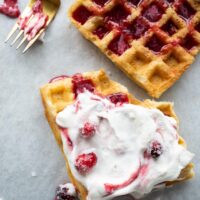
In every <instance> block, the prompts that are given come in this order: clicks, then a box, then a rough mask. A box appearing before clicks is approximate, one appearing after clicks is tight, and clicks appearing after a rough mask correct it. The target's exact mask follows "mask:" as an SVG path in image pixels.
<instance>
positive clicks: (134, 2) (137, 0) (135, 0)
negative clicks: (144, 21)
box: [128, 0, 141, 6]
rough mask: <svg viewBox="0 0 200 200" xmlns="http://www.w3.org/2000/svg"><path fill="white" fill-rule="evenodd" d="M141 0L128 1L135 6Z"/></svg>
mask: <svg viewBox="0 0 200 200" xmlns="http://www.w3.org/2000/svg"><path fill="white" fill-rule="evenodd" d="M140 1H141V0H128V2H129V3H130V4H132V5H134V6H137V5H138V4H139V3H140Z"/></svg>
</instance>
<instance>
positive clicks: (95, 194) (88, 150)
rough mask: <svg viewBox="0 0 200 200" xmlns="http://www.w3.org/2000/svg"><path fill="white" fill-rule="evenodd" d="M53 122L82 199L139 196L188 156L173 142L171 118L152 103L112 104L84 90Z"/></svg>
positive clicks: (171, 173) (172, 177)
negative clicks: (84, 191) (150, 105)
mask: <svg viewBox="0 0 200 200" xmlns="http://www.w3.org/2000/svg"><path fill="white" fill-rule="evenodd" d="M56 123H57V124H58V125H59V127H60V128H61V137H62V141H63V148H64V153H65V154H66V157H67V158H68V162H69V165H70V168H71V171H72V173H73V175H74V177H75V178H76V179H77V180H78V181H79V182H81V183H82V184H83V185H84V186H85V187H86V189H87V190H88V196H87V200H104V199H112V198H113V197H115V196H120V195H125V194H132V195H133V196H134V197H135V198H140V197H142V196H144V195H145V194H147V193H149V192H151V191H152V190H153V189H154V188H157V187H158V186H159V184H162V183H163V182H165V181H172V180H175V179H177V178H178V176H179V174H180V172H181V170H182V169H183V168H184V167H185V166H186V165H187V164H188V163H189V162H190V161H191V159H192V158H193V154H192V153H190V152H189V151H188V150H186V149H185V148H184V147H183V146H181V145H179V144H178V133H177V122H176V121H175V119H174V118H172V117H168V116H165V115H164V114H163V113H162V112H161V111H159V110H158V109H148V108H144V107H142V106H137V105H133V104H128V103H124V104H113V103H112V102H111V101H109V100H108V99H106V98H103V97H100V96H98V95H95V94H93V93H90V92H89V91H85V92H83V93H80V94H79V95H78V96H77V99H76V101H75V102H74V103H73V104H71V105H69V106H67V107H66V108H65V109H64V110H63V111H61V112H60V113H58V115H57V117H56ZM92 127H93V128H92ZM87 133H89V134H87ZM86 155H89V157H88V160H87V159H86V160H84V159H85V157H86ZM94 155H95V156H94ZM80 158H81V159H80ZM77 163H78V164H77ZM81 164H82V165H84V167H86V168H84V167H83V166H82V168H81V166H79V165H81ZM77 165H78V167H77ZM85 165H88V168H90V169H89V170H88V168H87V166H85ZM80 169H82V171H80ZM83 169H84V170H85V171H83ZM83 172H84V173H83Z"/></svg>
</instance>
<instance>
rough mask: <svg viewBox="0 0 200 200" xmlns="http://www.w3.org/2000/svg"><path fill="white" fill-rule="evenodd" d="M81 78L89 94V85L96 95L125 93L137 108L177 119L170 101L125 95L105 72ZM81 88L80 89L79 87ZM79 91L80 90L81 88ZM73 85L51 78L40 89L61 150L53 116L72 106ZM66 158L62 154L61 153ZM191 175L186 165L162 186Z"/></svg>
mask: <svg viewBox="0 0 200 200" xmlns="http://www.w3.org/2000/svg"><path fill="white" fill-rule="evenodd" d="M81 76H82V77H83V78H84V83H83V82H82V83H83V84H84V85H85V86H86V85H87V86H86V87H87V89H89V90H91V91H92V88H91V87H90V84H91V83H92V84H93V87H94V88H95V91H97V92H98V93H99V94H101V95H103V96H108V95H113V94H124V95H126V96H127V97H128V101H129V103H132V104H135V105H140V106H144V107H148V108H157V109H159V110H161V112H163V113H164V114H165V115H167V116H171V117H173V118H175V119H176V120H177V117H176V115H175V113H174V110H173V105H172V103H169V102H155V101H151V100H145V101H144V102H142V101H139V100H137V99H136V98H135V97H133V96H132V95H130V94H129V93H128V90H127V89H126V88H125V87H124V86H122V85H120V84H119V83H116V82H114V81H112V80H110V79H109V78H108V77H107V76H106V74H105V72H104V71H103V70H101V71H96V72H88V73H83V74H82V75H81ZM80 88H82V87H80ZM80 88H79V89H80ZM75 89H76V88H75V86H74V84H73V78H71V77H59V78H57V79H54V80H53V81H51V83H49V84H46V85H44V86H43V87H42V88H41V96H42V101H43V105H44V108H45V114H46V117H47V120H48V122H49V124H50V126H51V128H52V130H53V133H54V135H55V138H56V140H57V142H58V144H59V146H60V148H61V150H62V151H63V143H62V139H61V130H60V129H59V127H58V125H57V123H56V116H57V114H58V113H59V112H60V111H62V110H63V109H64V108H65V107H66V106H68V105H70V104H72V103H73V102H74V101H75V96H76V92H75ZM179 144H181V145H183V146H185V145H186V144H185V142H184V140H183V139H182V138H181V137H180V136H179ZM64 155H65V154H64ZM65 160H66V166H67V171H68V175H69V178H70V180H71V182H72V183H73V184H74V185H75V187H76V188H77V190H78V192H79V193H80V199H81V200H86V199H87V198H86V197H87V190H86V188H85V187H84V185H82V184H80V183H79V182H78V181H77V180H76V179H75V177H74V175H73V173H72V171H71V169H70V166H69V163H68V159H67V157H66V156H65ZM193 175H194V173H193V164H192V163H190V164H188V165H187V166H186V167H185V168H184V169H183V170H182V172H181V173H180V175H179V178H178V179H177V180H174V181H172V182H166V183H165V185H166V186H167V185H172V184H174V183H176V182H182V181H184V180H188V179H190V178H192V177H193Z"/></svg>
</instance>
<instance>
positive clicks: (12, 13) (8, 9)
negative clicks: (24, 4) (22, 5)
mask: <svg viewBox="0 0 200 200" xmlns="http://www.w3.org/2000/svg"><path fill="white" fill-rule="evenodd" d="M17 3H18V1H17V0H4V3H3V4H1V5H0V13H2V14H4V15H7V16H9V17H12V18H17V17H19V15H20V10H19V7H18V4H17Z"/></svg>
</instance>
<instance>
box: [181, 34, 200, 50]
mask: <svg viewBox="0 0 200 200" xmlns="http://www.w3.org/2000/svg"><path fill="white" fill-rule="evenodd" d="M181 45H182V46H183V47H184V48H185V49H187V50H190V49H192V48H194V47H196V46H198V45H199V44H198V42H197V41H196V40H195V39H194V38H193V37H192V36H191V35H190V34H188V35H187V36H186V37H185V38H184V39H183V41H182V44H181Z"/></svg>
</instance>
